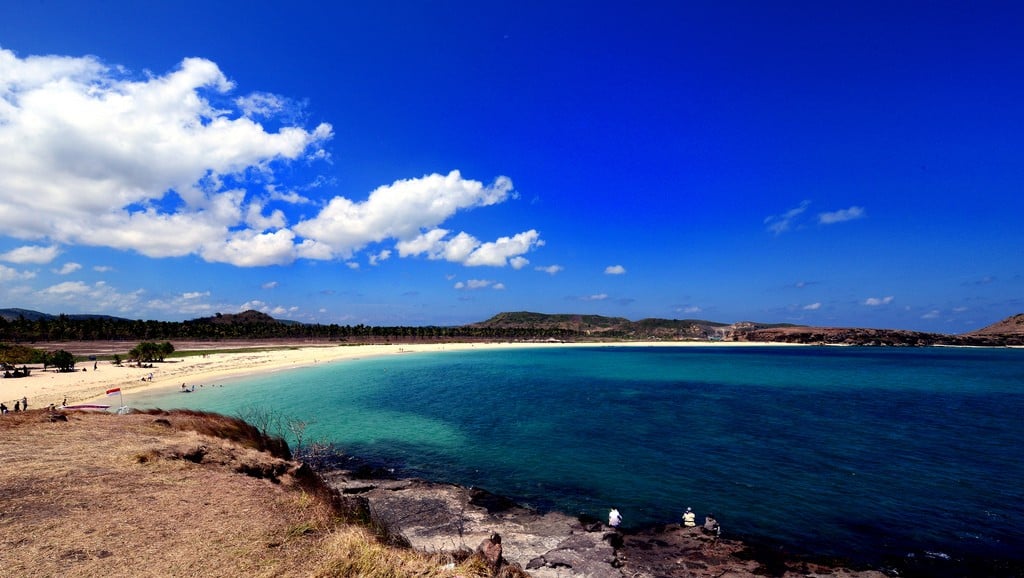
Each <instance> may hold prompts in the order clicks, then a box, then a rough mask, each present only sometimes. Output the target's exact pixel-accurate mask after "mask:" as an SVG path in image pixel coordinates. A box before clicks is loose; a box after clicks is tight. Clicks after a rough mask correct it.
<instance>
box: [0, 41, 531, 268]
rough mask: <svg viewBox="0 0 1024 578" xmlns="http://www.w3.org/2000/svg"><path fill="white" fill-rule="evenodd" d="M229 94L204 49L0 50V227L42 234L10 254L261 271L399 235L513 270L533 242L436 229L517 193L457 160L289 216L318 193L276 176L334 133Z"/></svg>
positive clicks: (433, 253) (319, 154)
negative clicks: (175, 261) (153, 58)
mask: <svg viewBox="0 0 1024 578" xmlns="http://www.w3.org/2000/svg"><path fill="white" fill-rule="evenodd" d="M234 92H235V85H234V83H233V82H231V81H230V80H229V79H228V77H227V76H226V75H225V73H224V72H222V71H221V70H220V68H219V67H218V66H217V64H215V63H214V62H211V61H209V60H205V59H202V58H187V59H184V60H183V61H181V63H180V64H179V65H178V67H177V68H176V69H174V70H172V71H170V72H167V73H165V74H162V75H152V74H146V75H132V73H131V72H130V71H126V70H124V69H123V68H120V67H117V66H108V65H107V64H105V63H103V62H102V61H100V60H98V59H96V58H93V57H83V58H75V57H61V56H43V57H27V58H19V57H18V56H17V55H15V54H14V53H13V52H11V51H9V50H3V49H0V231H3V233H2V234H3V235H6V236H9V237H14V238H17V239H25V240H33V241H37V242H39V241H40V240H42V242H45V243H50V244H51V246H50V247H34V248H31V247H24V248H21V249H17V250H15V251H11V252H9V253H8V254H6V257H7V258H8V260H11V261H12V262H20V263H26V262H34V263H48V262H50V261H52V260H53V259H54V258H55V257H56V255H57V254H58V253H59V250H58V249H57V246H59V245H85V246H95V247H109V248H114V249H119V250H125V251H134V252H137V253H140V254H142V255H145V256H148V257H154V258H164V257H181V256H187V255H198V256H200V257H201V258H203V259H205V260H207V261H210V262H215V263H228V264H231V265H235V266H239V267H260V266H267V265H277V264H288V263H291V262H292V261H294V260H296V259H311V260H341V261H348V260H350V259H352V257H353V256H354V253H355V252H357V251H360V250H362V249H363V248H365V247H366V246H367V245H370V244H372V243H381V242H385V241H388V240H393V241H394V242H395V243H396V249H397V250H398V252H399V255H400V256H402V257H405V256H412V255H421V254H426V255H427V256H428V258H430V259H444V260H447V261H451V262H456V263H461V264H463V265H468V266H473V265H490V266H505V265H510V266H512V267H513V268H516V269H519V268H522V267H525V266H526V265H527V264H528V261H527V260H526V258H525V257H523V255H524V254H525V253H526V252H528V251H530V250H532V249H534V248H537V247H540V246H542V245H543V241H541V240H540V238H539V234H538V233H537V232H536V231H533V230H530V231H525V232H522V233H519V234H517V235H513V236H511V237H500V238H498V239H497V240H495V241H480V240H477V239H476V238H475V237H473V236H472V235H470V234H469V233H465V232H463V233H459V234H458V235H456V236H455V237H453V238H448V237H447V235H448V232H447V231H445V230H444V229H442V228H440V225H441V224H442V223H444V222H445V221H446V220H448V219H449V218H451V217H453V216H454V215H455V214H456V213H458V212H460V211H466V210H471V209H474V208H479V207H487V206H491V205H495V204H498V203H502V202H505V201H506V200H508V199H513V198H517V195H516V193H515V191H514V190H513V186H512V181H511V180H510V179H509V178H507V177H504V176H499V177H497V178H496V179H495V180H494V181H493V183H491V184H490V185H484V184H483V183H482V182H480V181H476V180H471V179H465V178H463V177H462V175H461V173H460V172H459V171H457V170H453V171H451V172H449V173H448V174H447V175H442V174H430V175H425V176H423V177H420V178H414V179H405V180H398V181H395V182H393V183H392V184H390V185H385V186H381V187H379V188H377V189H376V190H374V191H372V192H371V193H370V194H369V195H368V197H367V198H366V200H363V201H358V200H352V199H349V198H346V197H344V196H334V197H333V198H331V199H330V200H329V201H328V202H326V204H324V205H322V206H320V205H318V206H319V209H318V210H319V212H318V213H316V214H313V215H311V216H302V217H298V216H294V215H293V218H296V219H298V220H297V222H295V223H290V222H289V215H288V214H287V213H286V212H285V211H284V210H283V209H289V210H294V207H295V206H298V205H313V204H316V203H315V202H314V201H312V200H311V199H309V198H307V197H304V196H302V195H301V194H300V193H298V192H296V191H295V190H292V189H290V188H289V187H288V186H286V185H281V184H278V183H276V182H275V171H276V169H277V167H278V165H280V164H282V163H287V162H291V161H296V160H303V159H305V160H309V159H326V158H328V157H329V154H327V152H326V151H325V150H324V149H323V146H324V143H325V142H326V141H328V140H329V139H331V138H332V137H333V129H332V127H331V126H330V125H329V124H326V123H322V124H320V125H318V126H316V127H315V128H312V129H307V128H305V127H303V126H301V125H299V124H297V123H296V119H299V118H301V117H302V116H303V115H302V114H301V111H300V110H299V109H301V106H300V105H297V104H296V102H295V101H292V100H291V99H289V98H288V97H284V96H280V95H275V94H270V93H266V92H252V93H249V94H241V95H233V93H234ZM228 97H230V100H228ZM215 102H216V105H215V104H214V103H215ZM256 118H270V119H272V120H273V121H274V122H273V123H268V124H272V125H276V126H281V128H280V129H278V130H276V132H272V131H270V130H267V129H266V128H264V125H263V124H261V123H259V122H256V120H254V119H256ZM325 182H326V181H323V180H318V181H316V182H314V183H312V184H309V185H306V187H305V188H314V187H318V186H321V185H323V184H324V183H325ZM275 204H276V205H277V206H275ZM279 207H280V208H279ZM26 214H31V215H34V218H32V219H25V218H23V215H26ZM33 251H34V252H35V254H34V255H29V253H32V252H33ZM382 255H383V253H377V255H376V261H377V262H379V261H381V260H383V258H382ZM0 258H4V256H0ZM19 259H20V260H19Z"/></svg>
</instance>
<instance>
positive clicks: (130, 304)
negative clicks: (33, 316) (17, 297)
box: [36, 281, 144, 313]
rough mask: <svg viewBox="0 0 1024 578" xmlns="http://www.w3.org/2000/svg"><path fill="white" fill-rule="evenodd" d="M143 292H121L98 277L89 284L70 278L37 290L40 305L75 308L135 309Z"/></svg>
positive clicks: (137, 307) (82, 309) (88, 309)
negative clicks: (70, 279)
mask: <svg viewBox="0 0 1024 578" xmlns="http://www.w3.org/2000/svg"><path fill="white" fill-rule="evenodd" d="M143 294H144V291H143V290H142V289H138V290H135V291H132V292H129V293H122V292H120V291H118V290H117V289H115V288H113V287H111V286H110V285H107V283H106V282H104V281H98V282H96V283H94V284H92V285H87V284H86V283H83V282H81V281H67V282H64V283H58V284H56V285H51V286H50V287H47V288H45V289H43V290H41V291H38V292H37V293H36V297H37V299H38V303H39V306H40V307H42V308H46V307H66V308H67V309H73V310H75V311H83V312H87V311H117V312H123V313H128V312H131V313H136V312H138V310H139V308H140V307H139V301H140V299H141V297H142V295H143Z"/></svg>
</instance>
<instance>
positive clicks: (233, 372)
mask: <svg viewBox="0 0 1024 578" xmlns="http://www.w3.org/2000/svg"><path fill="white" fill-rule="evenodd" d="M730 345H733V346H735V345H740V346H742V345H747V346H750V345H766V344H756V343H741V344H734V343H721V342H643V343H638V342H600V343H429V344H410V343H396V344H386V345H304V346H297V347H290V346H283V347H277V348H273V349H267V346H258V347H254V348H253V349H252V350H251V351H232V352H217V351H215V350H213V351H211V352H210V353H207V354H203V355H191V356H186V357H172V358H170V359H169V360H168V361H166V362H164V363H154V364H152V367H151V368H150V367H143V368H140V367H134V366H130V365H129V364H127V363H124V364H122V365H120V366H118V365H114V364H113V363H112V362H110V361H98V362H93V361H88V362H79V363H78V364H77V365H76V369H77V371H74V372H70V373H59V372H57V371H54V370H51V369H48V370H46V371H43V370H42V369H39V368H35V369H33V370H32V373H31V375H30V376H28V377H23V378H17V379H0V401H3V402H4V403H6V404H7V406H8V408H12V407H13V404H14V400H21V399H22V398H26V399H27V400H28V403H29V408H30V409H38V408H41V407H46V406H48V405H49V404H51V403H52V404H55V405H57V406H59V405H61V404H62V403H63V402H64V400H65V399H66V400H67V403H68V404H69V405H71V404H75V403H83V402H99V400H103V399H106V396H105V392H106V390H108V389H112V388H117V387H119V388H121V391H122V392H123V393H125V394H128V393H130V392H132V391H139V390H143V389H152V388H162V387H163V388H180V387H181V384H183V383H184V384H186V385H188V386H191V385H194V384H195V385H199V384H211V383H216V382H217V381H222V380H224V379H227V378H234V377H244V376H246V375H253V374H257V373H266V372H274V371H284V370H288V369H295V368H302V367H309V366H312V365H315V364H322V363H338V362H344V361H346V360H353V359H361V358H366V357H374V356H381V355H400V354H403V353H411V352H440V351H465V350H470V349H500V348H526V347H573V346H576V347H594V346H629V347H644V346H658V347H664V346H715V347H721V346H730ZM83 370H84V371H83Z"/></svg>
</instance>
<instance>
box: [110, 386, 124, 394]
mask: <svg viewBox="0 0 1024 578" xmlns="http://www.w3.org/2000/svg"><path fill="white" fill-rule="evenodd" d="M117 393H121V388H120V387H115V388H114V389H108V390H107V395H114V394H117Z"/></svg>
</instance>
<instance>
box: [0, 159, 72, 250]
mask: <svg viewBox="0 0 1024 578" xmlns="http://www.w3.org/2000/svg"><path fill="white" fill-rule="evenodd" d="M0 178H2V177H0ZM57 255H60V249H58V248H57V247H56V246H52V245H51V246H49V247H40V246H38V245H25V246H24V247H18V248H17V249H11V250H10V251H8V252H6V253H3V254H0V261H7V262H8V263H18V264H19V265H26V264H33V265H45V264H47V263H50V262H52V261H53V260H54V259H56V258H57Z"/></svg>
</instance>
